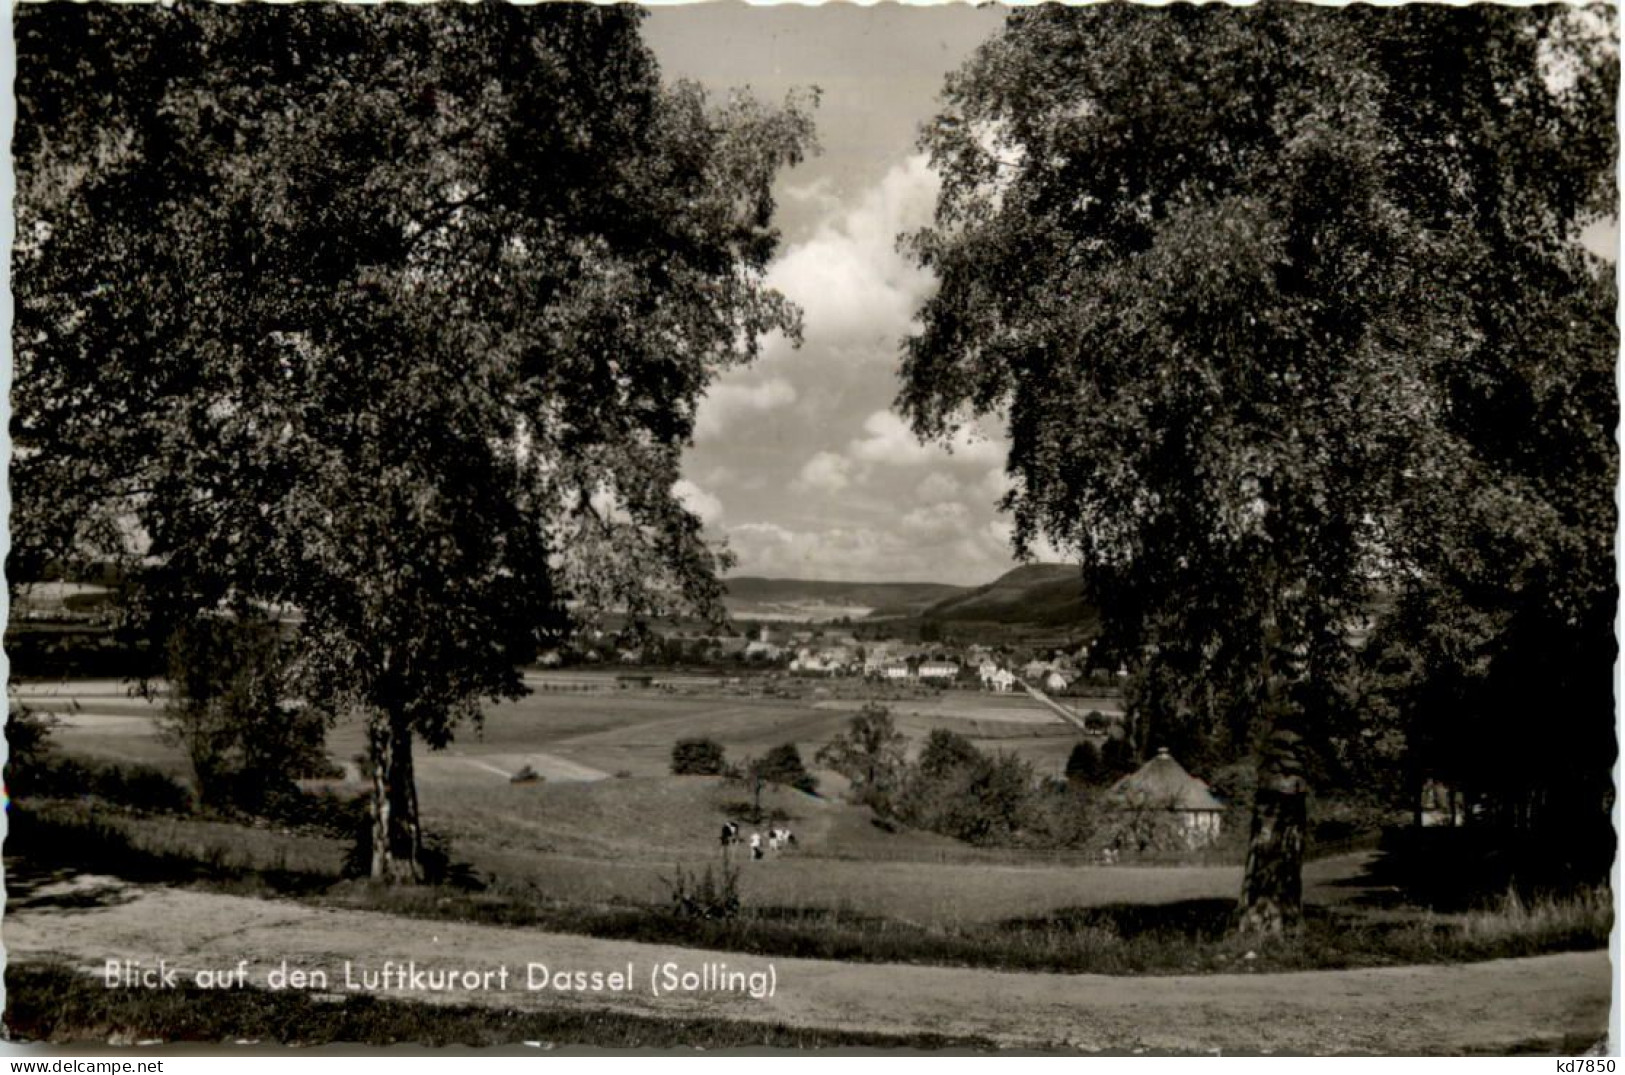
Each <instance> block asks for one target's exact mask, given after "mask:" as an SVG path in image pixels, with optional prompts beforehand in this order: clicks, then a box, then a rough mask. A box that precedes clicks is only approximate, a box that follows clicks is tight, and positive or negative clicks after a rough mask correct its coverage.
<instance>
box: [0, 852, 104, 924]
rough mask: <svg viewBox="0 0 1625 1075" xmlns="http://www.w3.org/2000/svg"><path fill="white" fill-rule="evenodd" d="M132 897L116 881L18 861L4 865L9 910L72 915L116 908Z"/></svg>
mask: <svg viewBox="0 0 1625 1075" xmlns="http://www.w3.org/2000/svg"><path fill="white" fill-rule="evenodd" d="M134 899H135V894H134V893H133V892H131V891H130V890H129V888H128V887H126V886H125V885H123V884H120V883H119V882H117V881H106V880H98V879H88V880H87V879H85V878H83V876H82V875H81V874H79V873H78V872H76V871H74V870H70V869H61V868H58V869H40V868H37V867H34V866H31V865H29V864H27V863H24V862H22V861H21V860H16V861H13V862H10V863H8V864H7V866H6V905H7V908H8V909H9V910H12V911H21V910H49V911H53V912H57V913H64V914H72V913H74V912H76V911H95V910H100V909H102V908H105V907H117V906H119V905H120V904H124V903H129V902H131V901H132V900H134Z"/></svg>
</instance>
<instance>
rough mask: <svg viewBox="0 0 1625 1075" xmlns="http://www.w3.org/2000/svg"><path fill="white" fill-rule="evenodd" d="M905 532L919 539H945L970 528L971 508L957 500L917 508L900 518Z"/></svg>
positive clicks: (929, 540) (930, 540)
mask: <svg viewBox="0 0 1625 1075" xmlns="http://www.w3.org/2000/svg"><path fill="white" fill-rule="evenodd" d="M899 523H900V525H901V526H902V529H903V532H904V533H906V534H908V535H909V536H910V537H912V538H914V539H916V540H919V541H926V542H932V541H943V540H946V539H949V538H953V537H957V536H959V535H962V534H964V533H965V532H966V531H967V530H968V529H970V509H969V508H967V507H966V506H965V505H964V504H961V503H960V502H959V501H957V500H945V501H943V502H942V503H940V504H931V505H929V506H927V507H923V508H915V509H914V510H913V511H911V512H909V513H907V514H906V515H904V516H903V517H902V519H900V520H899Z"/></svg>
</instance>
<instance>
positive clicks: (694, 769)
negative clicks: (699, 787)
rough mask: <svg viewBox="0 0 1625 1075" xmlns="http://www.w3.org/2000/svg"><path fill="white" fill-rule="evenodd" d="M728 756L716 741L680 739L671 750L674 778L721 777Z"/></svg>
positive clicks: (726, 764)
mask: <svg viewBox="0 0 1625 1075" xmlns="http://www.w3.org/2000/svg"><path fill="white" fill-rule="evenodd" d="M727 767H728V755H727V753H726V752H725V751H724V750H723V749H722V744H721V743H719V742H717V741H716V740H715V739H679V740H677V744H676V745H675V746H673V747H672V748H671V771H672V775H673V776H721V775H722V774H723V772H724V771H725V770H726V769H727Z"/></svg>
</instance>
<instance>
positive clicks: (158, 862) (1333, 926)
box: [6, 807, 1613, 975]
mask: <svg viewBox="0 0 1625 1075" xmlns="http://www.w3.org/2000/svg"><path fill="white" fill-rule="evenodd" d="M219 828H220V829H221V831H219V832H215V831H214V830H213V829H212V828H209V829H207V831H206V832H205V829H204V827H200V825H199V824H198V823H183V822H181V821H179V820H170V819H144V820H143V821H142V823H141V825H140V826H139V827H136V826H130V825H126V824H124V823H122V822H121V821H120V820H119V819H117V818H115V817H109V816H107V815H106V814H104V813H100V812H91V811H84V810H82V809H81V808H78V807H74V808H72V809H67V810H56V811H51V812H49V813H46V814H43V815H41V814H35V813H34V812H33V811H26V812H21V811H20V812H16V813H14V814H13V829H12V834H11V836H10V838H9V840H8V844H7V848H6V850H7V852H8V855H16V856H19V858H20V859H21V862H22V863H23V864H25V866H26V867H29V868H44V867H49V866H53V865H54V866H64V867H69V868H71V869H75V870H80V871H85V872H95V873H106V874H113V875H117V876H120V877H124V878H127V879H130V880H136V881H148V882H163V883H175V882H182V883H191V884H197V885H201V886H205V887H207V888H209V889H211V890H214V891H221V892H227V893H231V894H236V895H245V896H294V897H297V898H300V899H303V900H305V901H307V902H313V903H317V904H321V905H324V906H337V907H345V908H352V909H359V910H369V911H378V912H382V913H386V914H393V915H400V916H405V917H410V918H417V919H428V920H440V921H453V922H476V923H483V924H487V925H495V926H505V927H522V928H528V929H538V930H545V931H551V932H558V933H574V934H583V935H586V936H592V937H602V938H606V939H614V940H631V941H642V942H648V943H657V944H678V945H684V946H687V947H694V948H704V949H712V950H718V951H731V952H742V953H749V954H752V955H760V956H770V957H788V958H811V959H828V960H838V961H844V962H860V963H920V964H935V965H944V966H966V967H984V968H989V969H996V970H1011V971H1038V972H1059V973H1092V974H1120V975H1157V974H1165V975H1166V974H1216V973H1235V974H1250V973H1257V972H1260V971H1298V970H1342V969H1349V968H1356V967H1381V966H1401V965H1411V964H1427V963H1463V962H1475V961H1481V960H1488V959H1499V958H1509V957H1517V956H1529V955H1538V954H1542V953H1548V952H1563V951H1580V950H1587V949H1596V948H1603V947H1606V946H1607V944H1608V939H1609V934H1610V931H1611V930H1612V927H1613V899H1612V895H1611V893H1610V892H1609V890H1607V889H1606V888H1594V889H1585V890H1581V891H1579V892H1577V893H1573V894H1570V895H1567V896H1564V897H1561V898H1556V897H1553V898H1545V899H1539V900H1528V899H1522V898H1519V897H1518V896H1517V895H1515V894H1511V893H1509V894H1508V895H1506V896H1505V897H1503V898H1502V899H1500V900H1499V901H1496V902H1493V903H1491V904H1488V905H1485V906H1482V907H1480V908H1477V909H1474V910H1470V911H1464V912H1436V911H1429V910H1419V909H1415V908H1398V909H1374V908H1369V907H1360V906H1354V905H1343V906H1339V907H1324V908H1322V907H1310V908H1309V909H1308V916H1307V919H1306V921H1305V923H1304V925H1303V927H1302V928H1301V929H1299V930H1296V931H1293V932H1292V933H1290V934H1288V935H1286V936H1284V937H1279V938H1269V939H1260V938H1254V937H1246V936H1238V935H1236V934H1234V933H1233V932H1231V929H1230V927H1231V916H1232V912H1233V908H1234V904H1233V902H1232V901H1230V900H1223V899H1193V900H1184V901H1179V902H1171V903H1160V904H1139V903H1118V904H1107V905H1102V906H1091V907H1078V908H1070V909H1062V910H1058V911H1055V912H1053V913H1049V914H1044V915H1041V916H1036V917H1020V918H1009V919H1006V920H1004V921H999V922H970V923H962V924H951V923H950V924H933V925H929V926H927V925H921V924H917V923H913V922H906V921H900V920H898V919H895V918H887V917H879V916H872V915H859V914H854V913H850V912H842V911H831V910H827V909H821V908H820V909H814V908H806V907H795V906H777V907H775V906H762V905H755V906H752V905H751V902H750V893H749V891H748V888H747V890H746V891H745V892H744V893H743V897H744V906H743V907H742V908H741V909H740V910H739V911H738V913H737V914H733V915H731V916H729V917H712V918H704V917H695V916H693V915H684V914H679V913H675V912H674V911H673V909H672V908H671V907H670V906H669V905H667V906H659V905H656V906H649V905H642V904H631V903H621V904H603V903H577V902H562V901H557V900H552V899H549V898H548V897H547V895H546V893H545V892H544V891H541V890H538V889H536V888H535V887H533V886H528V885H527V886H524V887H519V886H508V885H503V886H498V887H496V888H494V889H491V890H487V891H467V890H461V889H456V888H452V887H449V886H422V887H383V886H375V885H371V884H368V883H366V882H358V881H351V882H342V881H341V880H340V866H339V861H340V860H341V859H342V847H341V846H340V845H339V844H338V842H336V841H328V842H313V841H311V840H308V839H300V838H296V837H293V836H290V835H285V834H278V833H267V832H260V831H258V830H243V829H238V828H236V827H232V826H220V827H219ZM200 833H204V834H205V835H206V836H207V839H204V838H203V836H201V835H200ZM194 843H196V846H193V844H194ZM8 881H11V882H12V883H13V884H14V886H16V891H17V893H18V894H19V895H20V894H23V893H24V892H25V891H26V887H27V869H26V868H25V869H24V870H23V871H22V872H21V873H20V874H18V875H17V876H15V877H13V878H8Z"/></svg>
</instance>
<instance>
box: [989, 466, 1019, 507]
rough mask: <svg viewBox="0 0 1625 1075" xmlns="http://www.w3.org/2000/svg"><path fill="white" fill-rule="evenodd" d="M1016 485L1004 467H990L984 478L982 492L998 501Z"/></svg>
mask: <svg viewBox="0 0 1625 1075" xmlns="http://www.w3.org/2000/svg"><path fill="white" fill-rule="evenodd" d="M1015 484H1016V483H1015V482H1014V481H1013V480H1011V478H1010V475H1008V474H1006V473H1005V472H1004V468H1003V467H990V468H989V469H988V472H987V473H986V474H985V475H983V477H982V482H981V488H982V492H984V493H986V494H987V495H988V496H990V497H992V498H993V499H994V500H997V499H998V498H999V497H1002V496H1003V495H1004V494H1005V493H1008V492H1009V491H1010V490H1011V488H1012V487H1014V485H1015Z"/></svg>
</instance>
